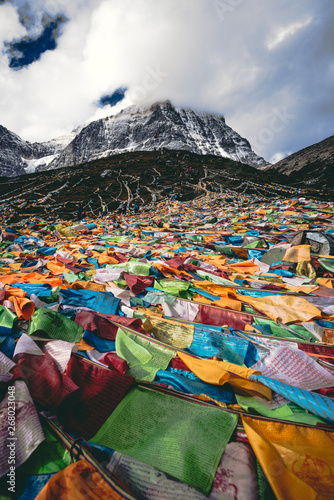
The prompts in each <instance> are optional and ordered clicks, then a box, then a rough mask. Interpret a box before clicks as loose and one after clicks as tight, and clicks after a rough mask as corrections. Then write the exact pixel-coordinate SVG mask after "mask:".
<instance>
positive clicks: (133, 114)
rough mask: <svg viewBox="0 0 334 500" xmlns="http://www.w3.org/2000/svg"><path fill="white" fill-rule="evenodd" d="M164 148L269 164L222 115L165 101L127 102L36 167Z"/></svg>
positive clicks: (45, 168) (257, 163) (249, 162)
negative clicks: (145, 104) (140, 104)
mask: <svg viewBox="0 0 334 500" xmlns="http://www.w3.org/2000/svg"><path fill="white" fill-rule="evenodd" d="M162 148H166V149H173V150H185V151H189V152H192V153H196V154H202V155H208V154H211V155H216V156H222V157H225V158H229V159H231V160H234V161H240V162H242V163H246V164H248V165H252V166H255V167H260V166H264V165H267V163H266V162H265V160H264V159H263V158H261V157H259V156H257V155H256V154H255V153H254V152H253V151H252V149H251V146H250V144H249V142H248V141H247V140H246V139H244V138H242V137H241V136H240V135H239V134H237V132H235V131H234V130H233V129H231V128H230V127H228V126H227V125H226V123H225V120H224V118H223V117H222V116H218V115H214V114H209V113H196V112H195V111H192V110H190V109H182V108H175V107H174V106H173V105H172V104H171V103H170V102H169V101H166V102H163V103H156V104H154V105H152V106H150V107H149V108H145V109H139V108H134V107H130V108H127V109H125V110H123V111H121V112H120V113H119V114H117V115H115V116H110V117H108V118H104V119H101V120H97V121H94V122H92V123H90V124H89V125H88V126H87V127H85V128H83V129H82V130H81V132H80V133H79V134H78V135H77V136H76V137H75V138H74V139H73V141H72V142H70V144H69V145H68V146H67V147H66V148H65V149H64V150H63V152H62V153H61V154H60V155H59V156H58V157H57V158H55V160H54V161H52V162H51V163H50V164H49V165H47V166H45V167H43V168H42V169H39V170H49V169H52V168H61V167H64V166H69V165H78V164H81V163H84V162H87V161H92V160H96V159H98V158H103V157H108V156H111V155H114V154H120V153H126V152H133V151H155V150H159V149H162Z"/></svg>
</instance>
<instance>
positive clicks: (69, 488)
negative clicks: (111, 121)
mask: <svg viewBox="0 0 334 500" xmlns="http://www.w3.org/2000/svg"><path fill="white" fill-rule="evenodd" d="M150 208H151V209H152V210H143V209H142V210H141V211H140V212H139V213H137V214H121V215H117V216H111V215H108V216H106V217H104V218H100V219H97V220H88V219H84V220H82V221H80V222H78V223H74V222H73V221H64V220H57V221H54V222H53V223H51V222H50V221H48V222H46V221H43V220H42V219H41V218H34V219H31V220H30V222H29V223H27V222H26V221H25V222H24V223H22V224H21V225H20V224H16V225H13V226H9V227H8V226H7V227H6V226H5V225H4V224H3V227H2V233H1V242H0V413H1V426H0V492H1V495H2V496H1V499H7V498H19V499H20V500H28V499H29V500H30V499H34V498H36V499H38V500H42V499H43V500H44V499H45V500H46V499H50V498H57V499H68V498H75V499H79V500H81V499H82V500H84V499H99V500H101V499H104V498H108V499H109V498H111V499H129V500H131V499H145V500H146V499H147V500H155V499H159V500H162V499H166V500H173V499H189V500H200V499H204V498H209V499H211V500H225V499H226V500H229V499H231V500H233V499H238V500H257V499H267V498H268V499H270V498H278V499H279V500H287V499H291V500H292V499H300V498H303V499H305V500H306V499H329V498H334V446H333V445H334V399H333V397H334V343H333V342H334V289H333V282H334V204H333V203H330V202H328V203H322V202H319V201H316V200H307V199H305V198H289V199H287V198H275V199H274V200H272V201H270V202H269V201H264V200H259V199H256V197H254V196H252V195H249V196H247V195H245V194H244V195H239V196H238V197H237V198H236V199H234V200H232V201H231V199H230V195H229V201H228V197H227V196H226V195H224V194H221V193H209V194H208V195H206V196H203V197H198V198H197V199H195V200H193V201H189V202H179V201H176V200H173V199H169V200H168V201H163V202H161V203H155V204H154V205H152V206H151V207H150Z"/></svg>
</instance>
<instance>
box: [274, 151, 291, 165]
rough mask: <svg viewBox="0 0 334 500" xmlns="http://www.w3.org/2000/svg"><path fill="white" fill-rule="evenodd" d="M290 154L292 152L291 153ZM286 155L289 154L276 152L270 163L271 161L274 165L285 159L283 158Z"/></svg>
mask: <svg viewBox="0 0 334 500" xmlns="http://www.w3.org/2000/svg"><path fill="white" fill-rule="evenodd" d="M289 154H290V153H289ZM286 156H288V154H285V153H280V152H279V153H275V154H274V155H273V156H272V157H271V158H270V159H269V163H271V164H272V165H274V164H275V163H277V162H278V161H281V160H283V158H285V157H286Z"/></svg>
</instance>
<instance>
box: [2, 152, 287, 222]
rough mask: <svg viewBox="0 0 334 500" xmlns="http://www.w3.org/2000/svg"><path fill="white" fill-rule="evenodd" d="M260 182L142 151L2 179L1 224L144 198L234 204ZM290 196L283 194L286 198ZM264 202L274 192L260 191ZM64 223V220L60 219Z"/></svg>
mask: <svg viewBox="0 0 334 500" xmlns="http://www.w3.org/2000/svg"><path fill="white" fill-rule="evenodd" d="M246 181H249V182H258V170H257V169H256V168H254V167H251V166H248V165H245V164H243V163H238V162H234V161H233V160H230V159H228V158H222V157H218V156H213V155H207V156H205V157H203V155H196V154H194V153H188V152H185V151H168V150H164V152H163V153H162V154H161V152H160V151H138V152H134V153H124V154H121V155H113V156H109V157H108V158H101V159H99V160H95V161H92V162H89V163H84V164H82V165H78V166H75V167H65V168H62V169H59V170H57V173H56V175H55V172H54V171H53V170H48V171H45V172H35V173H32V174H26V175H23V176H20V177H14V178H11V179H8V178H1V177H0V201H1V202H2V203H0V218H1V214H5V215H6V217H7V218H10V219H11V217H12V216H13V217H14V218H15V220H16V221H19V220H21V221H22V220H23V219H24V217H30V216H32V215H36V214H38V215H42V216H43V217H48V218H51V219H52V220H57V218H59V217H60V218H63V217H64V218H65V219H66V218H72V217H73V214H74V215H75V213H76V207H77V203H78V202H82V203H83V204H84V206H85V210H87V211H88V212H89V213H90V214H91V215H92V210H93V211H94V213H95V214H97V213H98V212H99V210H101V201H102V200H103V201H104V202H105V203H107V205H108V207H109V210H110V211H112V210H115V209H116V208H117V207H118V206H119V204H120V202H122V201H125V200H130V201H131V200H132V203H133V200H134V199H136V198H137V197H139V198H138V199H139V201H140V204H141V205H142V206H146V205H148V204H150V203H151V202H153V208H152V207H151V209H153V210H154V203H155V202H158V201H160V200H163V199H166V198H169V197H170V194H171V193H174V194H176V195H177V197H178V199H179V200H183V201H186V200H191V199H193V198H196V197H198V196H201V195H202V194H205V193H206V192H219V191H221V192H223V193H226V192H229V190H233V191H231V199H230V201H231V203H233V198H234V196H236V195H237V193H244V192H245V191H246V190H247V193H254V194H257V195H258V194H259V193H258V188H256V187H254V188H253V187H252V186H251V184H248V185H246V184H245V183H246ZM261 182H263V183H264V184H266V183H270V182H276V183H277V182H278V183H281V184H286V177H284V176H282V175H280V174H277V173H266V172H264V173H261ZM285 192H286V191H285V190H283V193H285ZM261 193H263V196H270V197H272V196H273V194H272V192H268V193H267V192H266V190H261ZM58 220H59V219H58Z"/></svg>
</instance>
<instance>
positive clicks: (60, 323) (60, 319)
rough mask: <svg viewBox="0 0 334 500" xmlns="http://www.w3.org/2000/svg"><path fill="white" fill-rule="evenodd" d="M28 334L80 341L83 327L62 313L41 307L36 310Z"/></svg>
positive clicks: (73, 341)
mask: <svg viewBox="0 0 334 500" xmlns="http://www.w3.org/2000/svg"><path fill="white" fill-rule="evenodd" d="M27 333H28V335H35V336H39V337H45V335H46V336H47V337H49V338H50V339H54V340H66V342H72V343H75V342H79V341H80V339H81V336H82V333H83V328H82V326H80V325H77V324H76V323H75V322H74V321H72V320H70V319H68V318H66V316H63V315H62V314H59V313H57V312H56V311H52V310H51V309H47V308H46V307H41V308H40V309H37V311H35V312H34V314H33V315H32V317H31V323H30V325H29V329H28V332H27Z"/></svg>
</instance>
